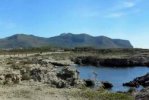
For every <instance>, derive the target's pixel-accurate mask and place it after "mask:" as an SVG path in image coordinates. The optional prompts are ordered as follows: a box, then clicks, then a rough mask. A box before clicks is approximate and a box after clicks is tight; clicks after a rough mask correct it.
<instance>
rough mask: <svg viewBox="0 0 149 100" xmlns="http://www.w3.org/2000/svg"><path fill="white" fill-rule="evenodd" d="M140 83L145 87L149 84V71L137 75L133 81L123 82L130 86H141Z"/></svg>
mask: <svg viewBox="0 0 149 100" xmlns="http://www.w3.org/2000/svg"><path fill="white" fill-rule="evenodd" d="M140 85H141V86H143V87H148V86H149V73H147V74H146V75H144V76H141V77H137V78H135V79H134V80H133V81H130V82H128V83H124V84H123V86H129V87H139V86H140Z"/></svg>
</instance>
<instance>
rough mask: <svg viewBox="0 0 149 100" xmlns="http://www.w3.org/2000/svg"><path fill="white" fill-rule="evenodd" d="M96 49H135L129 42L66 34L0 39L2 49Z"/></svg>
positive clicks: (20, 35) (23, 35)
mask: <svg viewBox="0 0 149 100" xmlns="http://www.w3.org/2000/svg"><path fill="white" fill-rule="evenodd" d="M41 46H55V47H65V48H74V47H94V48H133V46H132V45H131V43H130V42H129V41H128V40H121V39H111V38H108V37H105V36H97V37H94V36H90V35H88V34H72V33H64V34H61V35H59V36H55V37H50V38H43V37H37V36H33V35H25V34H16V35H13V36H10V37H7V38H4V39H0V48H27V47H41Z"/></svg>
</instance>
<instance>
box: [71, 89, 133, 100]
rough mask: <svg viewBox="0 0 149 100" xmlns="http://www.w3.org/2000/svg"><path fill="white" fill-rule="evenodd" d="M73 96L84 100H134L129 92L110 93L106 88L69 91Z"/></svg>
mask: <svg viewBox="0 0 149 100" xmlns="http://www.w3.org/2000/svg"><path fill="white" fill-rule="evenodd" d="M71 95H73V96H74V97H81V98H86V100H134V97H132V96H131V95H130V94H124V93H110V92H108V91H106V90H100V91H94V90H91V89H87V90H82V91H80V92H73V93H71Z"/></svg>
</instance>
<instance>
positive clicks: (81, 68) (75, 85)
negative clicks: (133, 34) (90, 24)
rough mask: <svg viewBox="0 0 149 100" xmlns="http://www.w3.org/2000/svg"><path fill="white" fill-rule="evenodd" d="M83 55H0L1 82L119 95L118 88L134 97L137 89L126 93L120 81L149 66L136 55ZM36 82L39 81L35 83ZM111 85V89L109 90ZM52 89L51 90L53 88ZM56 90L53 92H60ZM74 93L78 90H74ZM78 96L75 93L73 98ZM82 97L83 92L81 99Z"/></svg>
mask: <svg viewBox="0 0 149 100" xmlns="http://www.w3.org/2000/svg"><path fill="white" fill-rule="evenodd" d="M82 55H84V53H76V52H49V53H42V54H36V53H35V54H28V55H26V54H25V55H24V56H23V55H21V56H18V55H11V56H7V55H5V56H4V55H1V56H0V59H1V60H0V64H1V70H0V83H1V85H0V86H2V87H3V86H6V87H7V86H10V87H13V86H14V85H17V86H21V87H22V86H23V87H24V86H27V87H28V86H35V87H39V86H40V87H42V86H46V88H48V89H50V90H51V89H52V88H54V90H55V89H61V90H58V91H63V90H64V91H65V90H67V89H70V90H72V91H73V90H74V89H75V90H74V91H80V92H81V93H84V92H85V91H86V88H87V89H88V88H89V89H91V90H89V91H92V92H90V94H92V93H94V92H98V91H99V92H98V93H99V94H100V92H104V93H106V94H107V93H110V94H112V93H114V95H119V92H117V91H121V93H120V95H125V97H128V96H131V97H132V98H133V97H136V95H137V94H138V93H137V92H135V95H134V94H129V93H128V95H127V91H128V90H129V88H127V87H123V86H122V85H123V83H126V82H129V81H131V80H133V79H134V78H136V77H139V76H143V75H145V74H146V73H147V72H149V70H148V67H147V66H145V65H144V64H147V58H144V57H140V58H136V59H135V60H134V61H133V60H130V59H126V58H125V59H124V58H123V59H122V58H121V59H120V58H111V57H110V56H109V57H110V58H104V59H103V58H99V57H97V56H88V55H91V54H89V53H85V56H82ZM109 59H110V60H109ZM114 62H115V63H114ZM142 62H143V63H142ZM76 64H77V65H76ZM126 64H127V65H126ZM128 64H129V65H131V66H129V65H128ZM91 65H92V66H91ZM101 65H102V66H101ZM134 65H135V66H137V67H135V66H134ZM94 66H96V67H94ZM128 66H129V67H128ZM132 66H133V67H132ZM89 72H90V73H89ZM128 72H130V73H132V74H130V73H128ZM136 72H137V73H136ZM131 75H133V76H131ZM125 76H127V77H128V78H126V77H125ZM115 80H116V81H115ZM97 81H98V82H97ZM117 83H118V84H117ZM36 84H40V85H37V86H36ZM94 85H96V86H98V87H96V89H93V88H92V87H93V86H94ZM23 87H22V88H23ZM84 88H85V90H84ZM82 89H83V90H82ZM103 89H104V91H103ZM110 89H112V91H111V90H110ZM21 91H22V90H21ZM47 91H48V90H47ZM51 91H52V92H53V90H51ZM58 91H57V93H56V94H58V95H60V94H59V92H58ZM89 91H87V92H89ZM105 91H106V92H105ZM113 91H114V92H113ZM137 91H138V90H137ZM42 92H43V91H42ZM72 93H74V92H72ZM85 93H86V92H85ZM117 93H118V94H117ZM139 93H140V92H139ZM65 95H66V94H62V96H63V97H66V96H65ZM68 95H70V94H68ZM71 95H72V94H71ZM77 95H80V94H78V93H77ZM85 95H86V94H85ZM100 95H101V94H100ZM100 95H99V96H100ZM82 96H83V95H81V97H82ZM77 97H78V96H77ZM77 97H76V96H75V98H77ZM87 97H88V96H87ZM91 97H92V96H91ZM95 97H98V96H95ZM100 97H101V96H100ZM116 97H119V96H116ZM125 97H123V98H125ZM85 98H86V96H85V97H83V99H81V100H84V99H85ZM101 98H102V97H101ZM56 100H57V99H56ZM64 100H66V99H64ZM95 100H96V99H95ZM114 100H115V99H114ZM120 100H121V99H120ZM124 100H125V99H124ZM128 100H129V99H128Z"/></svg>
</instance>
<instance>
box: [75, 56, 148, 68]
mask: <svg viewBox="0 0 149 100" xmlns="http://www.w3.org/2000/svg"><path fill="white" fill-rule="evenodd" d="M72 60H73V61H74V62H75V63H76V64H79V65H93V66H114V67H127V66H129V67H130V66H148V63H149V59H148V58H144V57H135V58H134V57H128V58H98V57H94V56H81V57H76V58H75V59H72Z"/></svg>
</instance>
